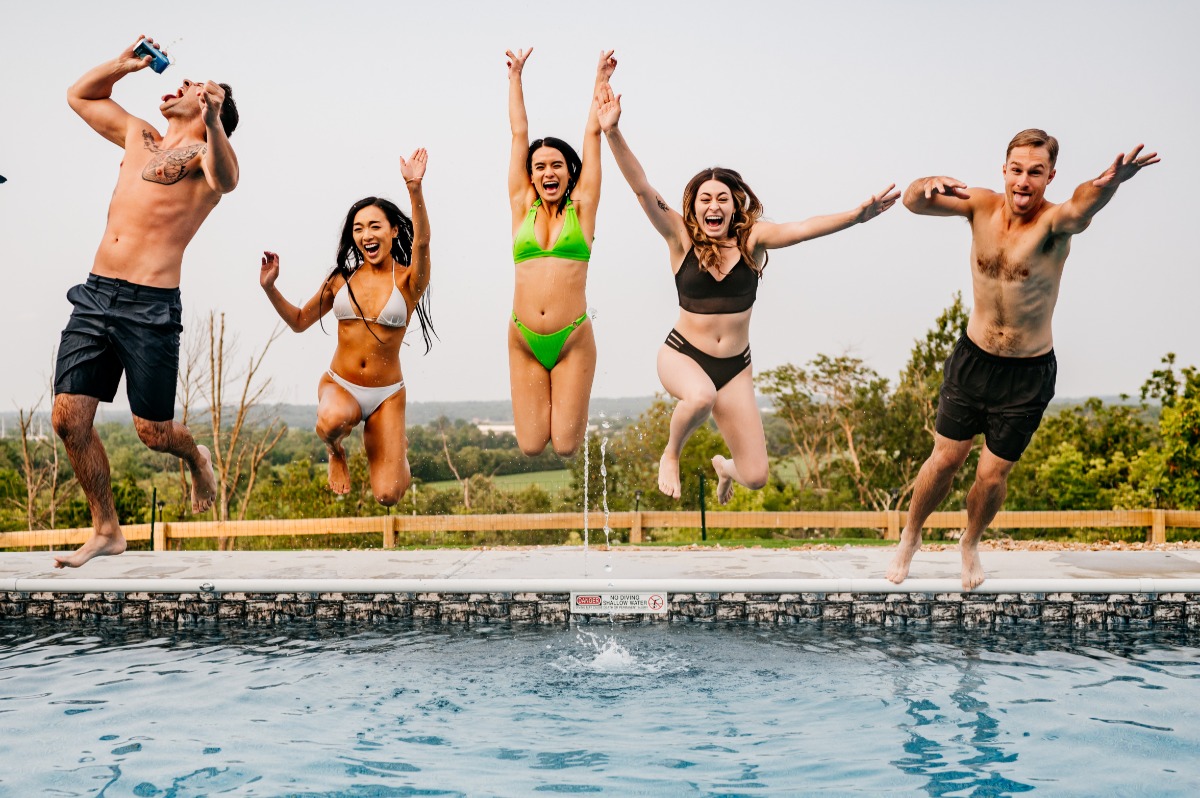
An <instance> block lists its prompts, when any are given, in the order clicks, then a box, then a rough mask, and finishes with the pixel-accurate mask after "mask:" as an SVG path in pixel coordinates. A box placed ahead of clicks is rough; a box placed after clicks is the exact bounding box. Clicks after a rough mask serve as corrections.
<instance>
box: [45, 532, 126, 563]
mask: <svg viewBox="0 0 1200 798" xmlns="http://www.w3.org/2000/svg"><path fill="white" fill-rule="evenodd" d="M123 551H125V536H124V535H122V534H121V530H120V528H119V527H118V528H117V531H116V533H115V534H112V535H99V534H93V535H92V537H91V538H90V539H89V540H88V542H87V543H84V544H83V545H82V546H80V547H79V548H77V549H75V551H73V552H71V553H70V554H62V555H55V557H54V567H55V568H78V567H79V566H81V565H83V564H84V563H85V562H87V561H88V560H90V559H92V558H93V557H107V556H109V555H113V554H120V553H121V552H123Z"/></svg>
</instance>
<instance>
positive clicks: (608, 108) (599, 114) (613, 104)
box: [596, 82, 621, 133]
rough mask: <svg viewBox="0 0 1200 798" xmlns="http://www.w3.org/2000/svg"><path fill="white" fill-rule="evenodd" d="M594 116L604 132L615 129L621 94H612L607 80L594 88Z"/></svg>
mask: <svg viewBox="0 0 1200 798" xmlns="http://www.w3.org/2000/svg"><path fill="white" fill-rule="evenodd" d="M596 118H597V119H598V120H599V122H600V129H601V130H603V131H604V132H605V133H608V132H609V131H611V130H615V129H616V127H617V122H619V121H620V120H621V95H619V94H613V90H612V86H610V85H608V83H607V82H605V83H604V84H602V85H601V86H600V87H599V88H598V89H597V90H596Z"/></svg>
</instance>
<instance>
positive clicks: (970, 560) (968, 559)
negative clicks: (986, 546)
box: [962, 543, 986, 590]
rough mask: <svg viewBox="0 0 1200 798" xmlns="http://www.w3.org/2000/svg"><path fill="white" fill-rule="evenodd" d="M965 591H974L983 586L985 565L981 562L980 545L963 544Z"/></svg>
mask: <svg viewBox="0 0 1200 798" xmlns="http://www.w3.org/2000/svg"><path fill="white" fill-rule="evenodd" d="M962 564H963V570H962V586H963V590H974V589H975V588H977V587H979V586H980V585H982V584H983V580H984V579H985V578H986V577H984V575H983V563H982V562H980V561H979V544H978V543H971V544H967V543H964V544H962Z"/></svg>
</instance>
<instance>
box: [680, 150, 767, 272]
mask: <svg viewBox="0 0 1200 798" xmlns="http://www.w3.org/2000/svg"><path fill="white" fill-rule="evenodd" d="M709 180H716V181H718V182H720V183H724V184H725V185H726V186H727V187H728V188H729V193H730V194H731V195H733V218H732V219H730V220H729V232H730V233H731V234H732V235H733V236H734V238H736V239H737V247H738V251H739V252H741V253H742V257H743V258H745V260H746V263H748V264H750V268H752V269H754V271H755V272H757V273H758V274H759V275H761V274H762V272H763V269H765V268H766V267H767V259H766V257H764V258H763V262H762V265H761V266H760V265H759V264H758V263H757V262H756V261H755V260H754V253H753V252H751V251H750V231H751V230H752V229H753V228H754V224H755V222H757V221H758V220H759V219H761V218H762V213H763V206H762V203H761V202H759V201H758V196H757V195H756V194H755V193H754V191H753V190H751V188H750V186H748V185H746V181H745V180H743V179H742V176H741V175H739V174H738V173H737V172H735V171H733V170H732V169H725V168H723V167H720V166H714V167H712V168H710V169H705V170H704V171H703V172H700V173H699V174H697V175H696V176H695V177H693V178H692V179H691V180H689V181H688V184H687V187H686V188H684V190H683V223H684V225H686V226H687V231H688V235H689V236H691V238H692V246H693V247H694V248H695V250H696V260H697V261H699V263H700V270H701V271H705V272H707V271H711V270H714V269H715V270H716V271H717V272H720V271H721V252H720V244H719V243H718V242H717V240H716V239H714V238H712V237H710V236H709V235H708V233H706V232H705V231H704V229H703V228H702V227H701V225H700V220H699V219H697V218H696V195H697V194H699V193H700V186H702V185H703V184H704V183H705V182H707V181H709ZM764 255H765V253H764Z"/></svg>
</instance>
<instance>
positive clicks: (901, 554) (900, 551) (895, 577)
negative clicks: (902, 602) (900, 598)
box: [887, 530, 921, 585]
mask: <svg viewBox="0 0 1200 798" xmlns="http://www.w3.org/2000/svg"><path fill="white" fill-rule="evenodd" d="M919 548H921V536H920V535H910V534H909V533H908V530H905V531H904V534H902V535H901V536H900V544H899V545H898V546H896V556H894V557H892V561H891V563H889V564H888V569H887V579H888V581H889V582H892V583H894V584H897V585H898V584H900V583H901V582H903V581H904V580H905V579H907V578H908V566H909V565H911V564H912V558H913V555H915V554H916V553H917V549H919Z"/></svg>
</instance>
